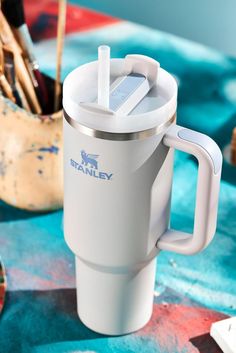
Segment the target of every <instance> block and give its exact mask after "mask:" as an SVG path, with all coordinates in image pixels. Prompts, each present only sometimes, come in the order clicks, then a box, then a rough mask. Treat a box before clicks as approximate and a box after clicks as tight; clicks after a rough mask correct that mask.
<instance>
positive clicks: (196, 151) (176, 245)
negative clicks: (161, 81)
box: [157, 125, 222, 255]
mask: <svg viewBox="0 0 236 353" xmlns="http://www.w3.org/2000/svg"><path fill="white" fill-rule="evenodd" d="M163 143H164V145H166V146H168V147H173V148H176V149H178V150H180V151H183V152H187V153H190V154H192V155H194V156H195V157H196V158H197V159H198V163H199V168H198V181H197V194H196V205H195V216H194V231H193V234H189V233H184V232H180V231H177V230H172V229H168V230H167V231H166V232H165V233H164V234H163V235H162V236H161V238H160V239H159V240H158V242H157V247H158V248H160V249H163V250H169V251H175V252H178V253H181V254H187V255H190V254H195V253H197V252H199V251H201V250H202V249H204V248H205V247H206V246H207V245H208V244H209V243H210V242H211V240H212V238H213V236H214V234H215V230H216V220H217V209H218V196H219V188H220V177H221V167H222V154H221V151H220V149H219V147H218V146H217V144H216V143H215V142H214V141H213V140H212V139H211V138H210V137H208V136H206V135H204V134H201V133H199V132H196V131H193V130H189V129H186V128H183V127H181V126H178V125H173V126H172V127H170V129H169V130H168V131H167V133H166V134H165V135H164V138H163Z"/></svg>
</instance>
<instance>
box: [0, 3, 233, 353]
mask: <svg viewBox="0 0 236 353" xmlns="http://www.w3.org/2000/svg"><path fill="white" fill-rule="evenodd" d="M26 4H27V5H29V6H30V7H28V9H29V11H28V15H27V19H28V22H29V24H30V26H31V28H33V33H34V36H35V39H42V37H41V35H43V36H44V38H47V40H44V41H41V42H38V43H37V45H36V51H37V56H38V58H39V61H40V64H41V67H42V68H43V69H44V70H45V72H46V73H47V74H49V75H51V76H54V75H55V53H56V41H55V38H54V34H55V16H56V9H55V6H54V5H52V2H51V1H50V0H48V1H46V0H44V1H41V2H40V4H38V5H37V6H36V5H35V3H33V2H31V1H30V0H27V1H26ZM48 4H49V6H48ZM47 6H48V8H47ZM74 11H75V14H80V15H81V16H82V18H83V19H84V22H83V21H82V22H80V21H79V20H74V22H73V21H72V20H69V23H68V29H67V36H66V41H65V52H64V63H63V77H65V75H66V74H67V73H69V72H70V71H71V70H72V69H74V68H75V67H77V66H78V65H80V64H82V63H85V62H88V61H91V60H95V59H96V55H97V46H98V45H100V44H102V43H105V44H108V45H110V46H111V47H112V56H113V57H124V56H125V55H126V54H130V53H142V54H145V55H149V56H151V57H153V58H155V59H157V60H158V61H160V63H161V65H162V67H164V68H165V69H167V70H168V71H170V72H171V73H172V74H174V75H175V77H176V79H177V81H178V83H179V107H178V123H179V124H180V125H184V126H187V127H189V128H193V129H196V130H198V131H201V132H204V133H206V134H208V135H210V136H211V137H212V138H214V139H215V140H216V141H217V143H218V144H219V145H220V147H221V148H223V147H224V145H225V144H227V143H228V142H229V139H230V134H231V131H232V128H233V126H234V125H235V118H236V99H235V92H234V89H235V85H236V61H235V60H233V59H231V58H228V57H225V56H224V55H222V54H220V53H218V52H216V51H214V50H210V49H208V48H206V47H204V46H201V45H197V44H193V43H191V42H189V41H185V40H182V39H179V38H176V37H174V36H171V35H167V34H165V33H161V32H158V31H156V30H151V29H148V28H145V27H143V26H138V25H134V24H131V23H127V22H121V21H117V20H114V19H112V18H109V17H107V16H102V15H100V14H99V15H96V14H95V13H94V12H91V13H90V12H89V11H88V10H84V9H77V8H75V6H73V8H72V7H70V8H69V11H68V18H71V17H73V16H74V15H73V12H74ZM76 16H77V15H75V18H76ZM96 16H97V17H96ZM101 16H102V17H101ZM70 21H71V24H70ZM72 22H73V23H72ZM45 24H47V28H46V26H45ZM97 25H98V27H99V29H96V26H97ZM44 28H46V29H45V30H44ZM70 28H71V29H70ZM88 28H89V31H88V30H87V29H88ZM40 29H43V31H42V32H40ZM45 53H47V55H45ZM38 152H40V153H37V156H44V151H38ZM47 152H49V153H51V152H50V151H47ZM54 152H55V151H54ZM40 158H41V157H40ZM196 175H197V165H196V163H195V160H193V159H192V158H191V157H189V156H188V155H185V154H182V153H177V154H176V158H175V175H174V186H173V197H172V218H171V223H172V226H173V227H175V228H178V229H181V230H184V231H191V229H192V226H193V210H194V205H195V195H194V193H193V190H195V187H196ZM235 214H236V169H234V168H233V167H231V166H230V165H228V164H227V163H225V164H224V167H223V175H222V183H221V194H220V206H219V217H218V227H217V233H216V236H215V239H214V241H213V242H212V244H211V245H210V246H209V247H208V248H207V249H206V250H205V251H204V252H202V253H201V254H198V255H195V256H191V257H190V256H182V255H176V254H172V253H168V252H161V253H160V255H159V256H158V259H157V273H156V285H155V301H154V311H153V316H152V319H151V321H150V322H149V323H148V325H147V326H146V327H144V328H143V329H142V330H140V331H139V332H137V333H135V334H132V335H127V336H124V337H105V336H101V335H98V334H96V333H94V332H92V331H90V330H89V329H87V328H86V327H85V326H84V325H83V324H82V323H81V322H80V320H79V319H78V317H77V312H76V296H75V289H74V288H75V276H74V257H73V254H72V253H71V252H70V250H69V249H68V247H67V246H66V244H65V242H64V238H63V232H62V229H63V213H62V212H61V211H59V212H54V213H52V214H44V215H40V214H35V213H26V212H24V211H21V210H17V209H13V208H10V207H9V206H7V205H4V204H2V205H0V222H1V223H0V249H1V255H2V258H3V260H4V263H5V265H6V267H7V271H8V288H9V292H8V300H7V302H6V305H5V309H4V312H3V313H2V317H1V321H0V332H1V335H0V347H1V349H2V351H3V352H4V353H10V352H18V351H21V352H26V353H28V352H36V353H46V352H47V353H50V352H52V353H53V352H56V353H62V352H63V353H72V352H96V353H108V352H109V353H112V352H120V353H134V352H142V353H170V352H171V353H198V352H201V353H220V350H219V348H218V347H217V346H216V344H215V343H214V341H213V340H212V339H211V337H210V336H209V329H210V325H211V323H212V322H214V321H217V320H221V319H223V318H225V317H226V316H227V315H235V314H236V278H235V268H236V258H235V252H236V217H235Z"/></svg>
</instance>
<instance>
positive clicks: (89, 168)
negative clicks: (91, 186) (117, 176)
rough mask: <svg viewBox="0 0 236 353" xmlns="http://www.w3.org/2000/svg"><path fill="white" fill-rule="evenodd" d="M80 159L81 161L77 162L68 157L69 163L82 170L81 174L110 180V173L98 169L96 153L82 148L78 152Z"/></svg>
mask: <svg viewBox="0 0 236 353" xmlns="http://www.w3.org/2000/svg"><path fill="white" fill-rule="evenodd" d="M80 154H81V158H82V161H81V163H77V162H76V161H75V160H73V159H72V158H71V159H70V165H71V166H72V167H73V168H75V169H76V170H78V171H79V172H82V173H83V174H86V175H89V176H91V177H94V178H98V179H103V180H112V176H113V174H112V173H105V172H101V171H99V170H98V161H97V158H98V157H99V155H98V154H89V153H86V152H85V151H84V150H82V151H81V152H80Z"/></svg>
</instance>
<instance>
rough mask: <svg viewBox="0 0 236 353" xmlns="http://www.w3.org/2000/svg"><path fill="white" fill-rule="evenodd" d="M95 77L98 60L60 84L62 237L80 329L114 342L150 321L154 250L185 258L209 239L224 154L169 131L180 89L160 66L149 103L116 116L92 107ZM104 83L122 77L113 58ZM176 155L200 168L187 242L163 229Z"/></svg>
mask: <svg viewBox="0 0 236 353" xmlns="http://www.w3.org/2000/svg"><path fill="white" fill-rule="evenodd" d="M135 57H136V58H137V57H138V56H135ZM142 58H143V59H145V57H142ZM147 60H148V58H147ZM97 70H98V62H97V61H95V62H91V63H88V64H86V65H83V66H80V67H78V68H77V69H75V70H74V71H72V72H71V73H70V74H69V75H68V76H67V78H66V79H65V82H64V86H63V108H64V232H65V239H66V242H67V244H68V245H69V247H70V248H71V250H72V251H73V253H74V254H75V257H76V280H77V305H78V314H79V317H80V319H81V321H82V322H83V323H84V324H85V325H86V326H87V327H89V328H90V329H92V330H94V331H96V332H99V333H102V334H108V335H121V334H127V333H130V332H133V331H136V330H138V329H140V328H141V327H143V326H144V325H145V324H146V323H147V322H148V321H149V319H150V317H151V314H152V307H153V292H154V282H155V267H156V264H155V258H156V255H157V254H158V253H159V252H160V250H168V251H174V252H177V253H181V254H186V255H191V254H195V253H198V252H199V251H201V250H202V249H204V248H205V247H206V246H207V245H208V244H209V243H210V241H211V240H212V238H213V236H214V233H215V229H216V219H217V208H218V193H219V185H220V175H221V166H222V155H221V152H220V149H219V148H218V146H217V145H216V143H215V142H214V141H213V140H212V139H211V138H209V137H207V136H206V135H204V134H201V133H198V132H196V131H193V130H189V129H187V128H184V127H181V126H178V125H176V107H177V84H176V81H175V79H174V78H173V76H171V75H170V74H169V73H168V72H167V71H165V70H163V69H161V68H159V69H158V77H157V80H156V82H155V84H154V86H153V87H152V89H151V90H150V91H149V93H148V94H147V95H146V97H145V98H144V99H142V100H141V101H140V103H139V104H138V105H137V107H136V108H135V109H134V110H133V111H132V112H131V113H130V114H129V115H122V113H120V114H114V113H113V112H112V111H111V110H109V109H106V108H104V109H102V108H101V107H99V106H97V105H96V104H94V102H96V98H97V83H98V78H97ZM126 74H127V73H126ZM110 75H111V76H110V77H111V84H112V82H114V81H115V80H116V79H117V77H120V76H122V75H124V59H112V60H110ZM174 149H178V150H181V151H184V152H186V153H190V154H192V155H193V156H195V157H196V158H197V159H198V162H199V168H198V182H197V190H196V205H195V216H194V230H193V234H188V233H184V232H181V231H177V230H174V229H171V228H170V227H169V224H170V206H171V187H172V174H173V153H174ZM193 192H194V190H193Z"/></svg>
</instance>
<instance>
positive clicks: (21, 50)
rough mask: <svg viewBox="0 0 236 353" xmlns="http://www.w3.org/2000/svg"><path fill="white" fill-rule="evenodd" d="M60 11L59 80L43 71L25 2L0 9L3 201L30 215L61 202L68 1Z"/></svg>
mask: <svg viewBox="0 0 236 353" xmlns="http://www.w3.org/2000/svg"><path fill="white" fill-rule="evenodd" d="M59 10H60V11H59V22H60V23H59V22H58V48H57V77H56V81H54V80H52V79H51V78H49V77H47V76H45V75H43V74H42V73H41V71H40V68H39V65H38V62H37V59H36V57H35V55H34V47H33V42H32V40H31V37H30V33H29V30H28V27H27V25H26V23H25V17H24V8H23V1H22V0H3V1H2V7H1V11H0V199H2V200H3V201H5V202H7V203H9V204H11V205H13V206H16V207H19V208H23V209H26V210H31V211H46V210H54V209H57V208H60V207H61V206H62V202H63V196H62V186H63V185H62V183H63V178H62V147H63V146H62V111H61V84H60V68H61V56H62V55H61V53H62V45H63V34H64V28H65V1H62V2H61V3H60V4H59Z"/></svg>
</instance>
